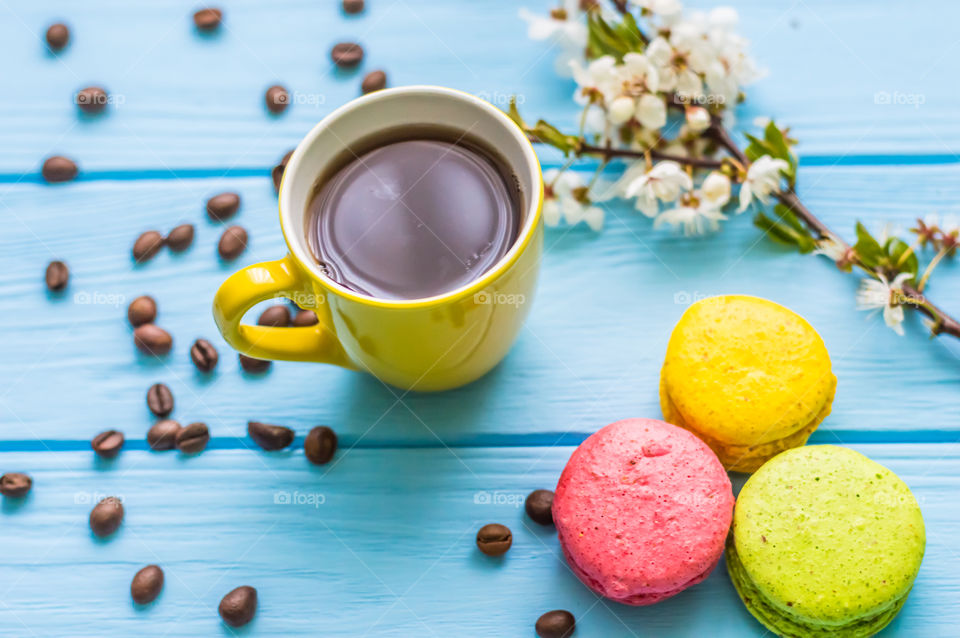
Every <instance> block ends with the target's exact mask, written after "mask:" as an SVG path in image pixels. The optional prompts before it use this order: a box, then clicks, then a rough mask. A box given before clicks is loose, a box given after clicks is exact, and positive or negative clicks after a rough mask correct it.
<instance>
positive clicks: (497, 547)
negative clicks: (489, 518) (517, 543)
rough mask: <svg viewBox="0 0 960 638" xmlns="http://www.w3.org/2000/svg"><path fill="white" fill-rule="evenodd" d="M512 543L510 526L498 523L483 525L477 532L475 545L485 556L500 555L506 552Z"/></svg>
mask: <svg viewBox="0 0 960 638" xmlns="http://www.w3.org/2000/svg"><path fill="white" fill-rule="evenodd" d="M512 544H513V534H511V533H510V528H509V527H507V526H506V525H500V524H499V523H490V524H489V525H484V526H483V527H481V528H480V531H479V532H477V547H479V548H480V551H481V552H483V553H484V554H486V555H487V556H501V555H503V554H506V553H507V550H508V549H510V545H512Z"/></svg>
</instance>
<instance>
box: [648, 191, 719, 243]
mask: <svg viewBox="0 0 960 638" xmlns="http://www.w3.org/2000/svg"><path fill="white" fill-rule="evenodd" d="M726 218H727V217H726V215H724V214H723V213H722V212H720V210H719V209H717V208H714V207H713V206H711V205H709V204H707V203H706V202H705V201H704V200H701V201H700V203H699V204H698V205H696V206H693V205H690V204H681V205H680V206H677V207H675V208H671V209H669V210H665V211H663V212H662V213H660V215H658V216H657V218H656V219H655V220H654V221H653V227H654V228H659V227H661V226H663V225H664V224H668V225H670V226H673V227H674V228H682V229H683V234H684V235H705V234H707V233H711V232H716V231H717V230H719V229H720V222H721V221H723V220H724V219H726Z"/></svg>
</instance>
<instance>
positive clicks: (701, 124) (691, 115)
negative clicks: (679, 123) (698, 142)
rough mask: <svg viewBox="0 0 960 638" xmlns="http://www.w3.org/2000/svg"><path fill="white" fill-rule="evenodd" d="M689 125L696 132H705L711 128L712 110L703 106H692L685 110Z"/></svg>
mask: <svg viewBox="0 0 960 638" xmlns="http://www.w3.org/2000/svg"><path fill="white" fill-rule="evenodd" d="M684 115H685V117H686V119H687V126H689V127H690V130H691V131H693V132H694V133H703V132H704V131H706V130H707V129H708V128H710V112H709V111H707V109H705V108H703V107H702V106H690V107H687V110H686V111H685V112H684Z"/></svg>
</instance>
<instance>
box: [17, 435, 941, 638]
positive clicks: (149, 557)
mask: <svg viewBox="0 0 960 638" xmlns="http://www.w3.org/2000/svg"><path fill="white" fill-rule="evenodd" d="M856 448H857V449H858V450H860V451H861V452H863V453H865V454H867V455H869V456H870V457H872V458H874V459H876V460H877V461H878V462H880V463H882V464H885V465H887V466H888V467H890V468H891V469H893V470H894V471H895V472H897V473H898V474H900V476H901V477H902V478H903V479H904V480H905V481H906V482H907V483H908V484H909V485H910V487H911V488H912V489H913V490H914V492H915V494H916V495H917V497H918V499H919V501H920V504H921V507H922V508H923V511H924V517H925V521H926V525H927V530H928V547H927V555H926V558H925V560H924V563H923V567H922V569H921V572H920V577H919V579H918V581H917V584H916V586H915V588H914V591H913V593H912V594H911V596H910V599H909V601H908V602H907V605H906V607H905V608H904V610H903V612H902V613H901V615H900V616H899V617H898V619H897V620H896V621H895V622H894V624H893V625H892V626H891V628H890V629H888V630H887V631H886V632H884V634H883V635H885V636H895V635H896V636H921V635H922V636H945V635H950V634H951V631H952V628H953V627H955V626H956V625H957V624H958V623H960V609H958V608H957V606H956V605H948V604H945V603H944V601H945V600H950V599H953V598H955V597H956V595H957V594H958V591H957V584H956V571H957V568H958V567H960V564H958V560H960V559H958V557H957V555H956V545H957V541H958V532H957V529H960V513H958V511H957V508H956V507H954V506H953V503H954V495H955V494H956V491H957V489H960V470H958V468H960V446H958V445H896V446H893V445H865V446H856ZM571 451H572V448H569V447H555V448H518V449H507V450H504V449H483V448H475V449H464V450H457V451H456V455H455V456H454V454H452V453H451V452H449V451H447V450H442V449H439V450H393V451H391V450H381V451H374V450H354V451H353V452H350V453H347V454H341V455H340V457H339V458H338V460H337V462H336V464H335V465H334V466H332V467H329V468H317V467H311V466H309V464H308V463H307V462H306V460H305V459H304V458H303V455H302V453H301V452H299V451H297V452H293V453H281V454H271V455H267V454H264V453H261V452H253V451H246V450H244V451H208V452H205V453H203V454H201V455H200V456H198V457H194V458H189V459H183V458H180V457H178V456H177V455H176V454H175V453H165V454H157V453H148V452H124V453H122V454H121V456H120V457H119V458H118V459H117V460H116V461H115V462H114V463H112V464H109V465H107V466H104V465H102V464H99V463H95V462H94V460H93V458H92V453H89V452H88V453H80V452H62V453H6V454H3V455H2V456H0V462H2V463H3V467H4V468H8V469H24V470H28V471H30V472H31V473H32V474H33V477H34V479H35V488H34V492H33V494H32V496H31V497H30V498H29V499H28V500H27V501H26V502H25V503H23V504H22V505H19V506H11V505H10V504H9V503H6V504H5V505H4V507H3V509H2V511H0V542H2V545H3V547H4V551H3V552H2V553H0V573H2V574H3V587H2V590H0V593H2V596H0V600H2V601H3V603H2V605H0V634H2V635H5V636H19V635H37V636H48V635H49V636H61V635H66V634H69V635H71V636H98V637H99V636H108V635H109V636H114V635H116V636H120V635H124V636H129V635H157V636H161V635H166V636H201V635H202V636H212V635H230V634H229V632H227V631H226V630H225V629H223V628H221V626H220V624H219V620H218V618H217V615H216V606H217V603H218V601H219V599H220V597H221V596H222V595H223V594H224V593H226V592H227V591H229V590H230V589H232V588H233V587H235V586H238V585H240V584H250V585H253V586H255V587H257V589H258V590H259V594H260V611H259V614H258V617H257V619H256V620H255V621H254V623H253V624H252V625H251V627H250V629H249V630H247V631H242V632H238V633H239V635H287V636H294V635H316V632H317V631H322V633H323V635H325V636H351V637H355V636H362V635H371V636H404V637H406V636H411V635H425V636H438V637H446V636H533V631H532V627H533V623H534V621H535V620H536V618H537V616H539V614H541V613H542V612H544V611H546V610H548V609H554V608H566V609H569V610H571V611H572V612H573V613H574V614H575V615H576V616H577V620H578V632H577V635H578V636H587V637H594V636H609V637H611V638H627V637H631V636H666V635H669V636H672V637H686V636H689V637H699V636H705V635H710V636H719V637H721V638H722V637H731V638H732V637H737V638H742V637H744V636H758V637H759V636H763V635H764V632H763V630H762V627H761V626H760V625H759V624H757V623H756V622H754V621H753V619H752V618H751V617H750V616H749V615H748V614H747V612H746V611H745V610H744V609H743V607H742V605H741V604H740V603H739V601H738V600H737V597H736V594H735V592H734V590H733V588H732V586H731V585H730V583H729V580H728V578H727V575H726V573H725V570H724V569H723V567H722V566H721V567H720V568H718V569H717V570H716V571H715V572H714V573H713V574H712V575H711V576H710V578H709V579H708V580H707V581H706V582H704V583H703V584H701V585H699V586H697V587H694V588H693V589H691V590H689V591H688V592H685V593H683V594H681V595H680V596H677V597H675V598H673V599H671V600H668V601H666V602H664V603H662V604H659V605H655V606H653V607H647V608H631V607H626V606H622V605H618V604H615V603H610V602H605V601H604V602H598V600H597V598H596V597H595V596H593V595H592V594H591V593H590V592H589V591H588V590H587V589H586V588H585V587H583V586H582V585H581V584H580V583H579V582H578V581H577V580H576V578H575V577H574V576H573V575H572V574H571V573H570V572H569V571H568V570H567V568H566V567H565V564H564V563H563V561H562V558H561V557H560V555H559V546H558V544H557V541H556V538H555V532H554V531H553V530H552V528H551V529H545V528H539V527H537V526H536V525H534V524H532V523H529V521H527V520H526V519H525V517H524V515H523V512H522V506H519V505H518V503H519V502H520V501H521V500H522V498H523V497H524V496H525V495H526V493H527V492H528V491H529V490H531V489H533V488H537V487H543V486H550V485H552V484H554V482H555V481H556V479H557V477H558V475H559V473H560V470H561V469H562V467H563V464H564V463H565V462H566V459H567V458H568V457H569V454H570V452H571ZM424 468H429V470H428V471H424ZM98 495H100V496H102V495H115V496H120V497H122V498H123V499H124V502H125V504H126V511H127V515H126V519H125V522H124V525H123V527H122V528H121V530H120V532H119V533H118V534H117V535H116V537H115V538H113V539H111V540H108V541H105V542H103V541H100V542H98V541H96V540H94V538H93V537H92V536H91V534H90V531H89V529H88V528H87V525H86V518H87V513H88V511H89V509H90V503H89V502H90V501H91V500H93V499H95V498H96V497H97V496H98ZM288 496H289V501H290V504H284V503H283V501H284V500H286V499H287V498H288ZM488 500H489V502H487V501H488ZM491 521H500V522H503V523H505V524H507V525H509V526H510V527H511V528H512V529H513V532H514V545H513V547H512V548H511V550H510V552H509V553H508V554H507V555H506V557H505V558H504V559H502V560H492V559H489V558H487V557H484V556H482V555H481V554H479V552H478V551H477V550H476V547H475V545H474V542H473V536H474V534H475V532H476V530H477V529H478V527H479V526H481V525H483V524H485V523H487V522H491ZM147 563H159V564H160V565H161V566H162V567H163V568H164V570H165V572H166V587H165V590H164V592H163V594H162V595H161V597H160V599H159V600H158V601H157V602H156V603H155V604H153V605H151V606H149V607H148V608H146V609H135V608H134V606H133V605H132V603H131V602H130V599H129V582H130V579H131V578H132V576H133V574H134V573H135V572H136V570H137V569H139V568H140V567H141V566H143V565H144V564H147Z"/></svg>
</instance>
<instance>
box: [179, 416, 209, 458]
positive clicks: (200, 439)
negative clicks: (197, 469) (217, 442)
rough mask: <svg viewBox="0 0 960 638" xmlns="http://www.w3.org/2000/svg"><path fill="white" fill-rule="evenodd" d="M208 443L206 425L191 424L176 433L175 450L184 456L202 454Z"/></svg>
mask: <svg viewBox="0 0 960 638" xmlns="http://www.w3.org/2000/svg"><path fill="white" fill-rule="evenodd" d="M209 442H210V430H208V429H207V424H206V423H191V424H190V425H188V426H186V427H185V428H181V429H180V431H179V432H177V438H176V444H177V449H178V450H180V451H181V452H183V453H184V454H196V453H197V452H202V451H203V450H204V448H206V447H207V443H209Z"/></svg>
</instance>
